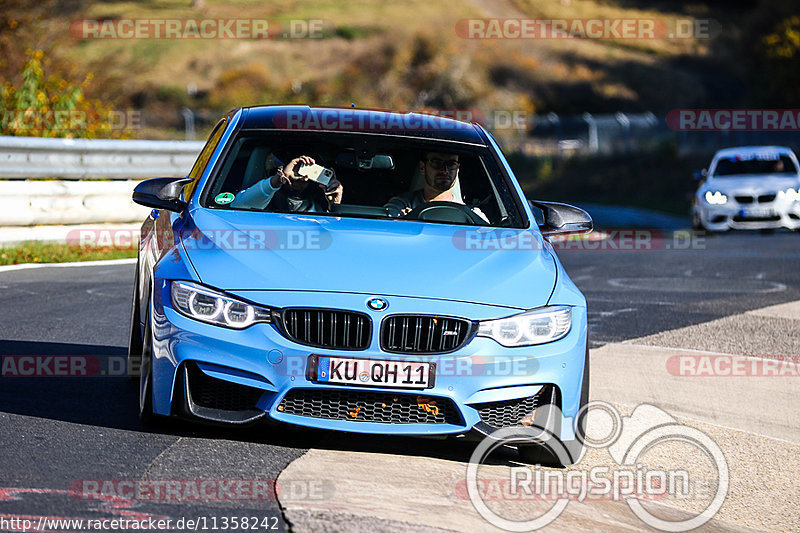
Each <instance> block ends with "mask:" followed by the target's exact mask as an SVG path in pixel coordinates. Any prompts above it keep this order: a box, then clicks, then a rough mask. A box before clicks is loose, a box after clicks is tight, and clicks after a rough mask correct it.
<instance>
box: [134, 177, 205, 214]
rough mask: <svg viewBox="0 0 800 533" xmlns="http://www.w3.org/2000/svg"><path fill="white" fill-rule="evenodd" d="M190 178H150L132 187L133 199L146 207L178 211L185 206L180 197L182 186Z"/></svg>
mask: <svg viewBox="0 0 800 533" xmlns="http://www.w3.org/2000/svg"><path fill="white" fill-rule="evenodd" d="M190 181H192V178H152V179H149V180H144V181H143V182H141V183H139V185H137V186H136V188H135V189H133V201H134V202H136V203H137V204H141V205H144V206H147V207H154V208H156V209H166V210H167V211H175V212H176V213H180V212H181V211H183V210H184V208H185V207H186V201H185V200H183V199H182V198H181V192H182V191H183V187H184V186H186V184H187V183H189V182H190Z"/></svg>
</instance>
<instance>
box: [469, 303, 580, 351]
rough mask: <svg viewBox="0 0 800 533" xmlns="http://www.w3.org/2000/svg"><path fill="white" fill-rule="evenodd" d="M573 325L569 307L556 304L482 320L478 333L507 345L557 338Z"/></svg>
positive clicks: (547, 340) (527, 343)
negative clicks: (495, 318) (506, 316)
mask: <svg viewBox="0 0 800 533" xmlns="http://www.w3.org/2000/svg"><path fill="white" fill-rule="evenodd" d="M570 327H572V308H570V307H567V306H564V305H558V306H551V307H540V308H538V309H533V310H531V311H526V312H524V313H521V314H519V315H514V316H510V317H508V318H500V319H497V320H484V321H482V322H481V323H480V327H479V328H478V335H479V336H481V337H489V338H490V339H494V340H495V341H497V342H499V343H500V344H502V345H503V346H507V347H509V348H511V347H514V346H531V345H533V344H544V343H546V342H552V341H557V340H558V339H560V338H562V337H563V336H564V335H566V334H567V333H569V329H570Z"/></svg>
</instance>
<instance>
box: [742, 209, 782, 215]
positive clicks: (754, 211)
mask: <svg viewBox="0 0 800 533" xmlns="http://www.w3.org/2000/svg"><path fill="white" fill-rule="evenodd" d="M741 214H742V216H745V217H771V216H772V215H773V214H774V211H773V210H772V209H771V208H769V207H745V208H744V209H742V213H741Z"/></svg>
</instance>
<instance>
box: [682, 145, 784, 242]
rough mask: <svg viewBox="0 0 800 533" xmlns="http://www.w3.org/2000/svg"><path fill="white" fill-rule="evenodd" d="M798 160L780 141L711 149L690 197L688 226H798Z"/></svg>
mask: <svg viewBox="0 0 800 533" xmlns="http://www.w3.org/2000/svg"><path fill="white" fill-rule="evenodd" d="M798 169H800V165H799V164H798V161H797V156H796V155H795V154H794V152H792V150H791V149H789V148H786V147H783V146H740V147H736V148H725V149H724V150H719V151H718V152H717V153H716V154H714V158H713V159H712V160H711V166H709V168H708V171H706V170H705V169H704V170H702V171H700V172H699V173H698V174H697V175H696V177H697V178H698V179H700V180H701V182H700V186H699V187H698V189H697V192H696V193H695V196H694V201H693V202H692V226H693V227H694V228H695V229H702V230H706V231H714V232H716V231H727V230H729V229H776V228H788V229H792V230H798V229H800V171H798Z"/></svg>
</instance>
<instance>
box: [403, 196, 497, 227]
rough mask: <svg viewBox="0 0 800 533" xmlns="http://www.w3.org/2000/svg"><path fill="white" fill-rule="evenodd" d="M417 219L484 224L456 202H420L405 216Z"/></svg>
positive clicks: (471, 211) (484, 222)
mask: <svg viewBox="0 0 800 533" xmlns="http://www.w3.org/2000/svg"><path fill="white" fill-rule="evenodd" d="M405 218H413V219H417V220H434V221H437V222H456V223H465V222H469V223H471V224H476V225H479V226H485V225H486V221H485V220H483V219H482V218H481V217H479V216H478V215H477V214H476V213H475V212H474V211H473V210H472V209H470V208H469V207H467V206H466V205H464V204H459V203H456V202H444V201H436V202H425V203H424V204H420V205H418V206H417V207H415V208H414V209H412V210H411V211H409V213H408V214H407V215H406V216H405Z"/></svg>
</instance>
